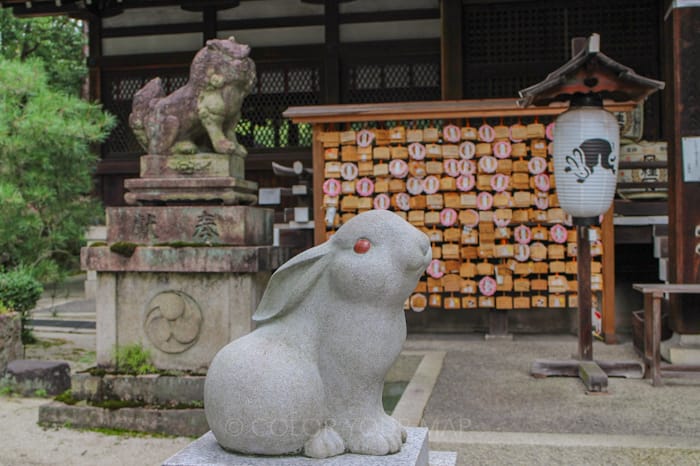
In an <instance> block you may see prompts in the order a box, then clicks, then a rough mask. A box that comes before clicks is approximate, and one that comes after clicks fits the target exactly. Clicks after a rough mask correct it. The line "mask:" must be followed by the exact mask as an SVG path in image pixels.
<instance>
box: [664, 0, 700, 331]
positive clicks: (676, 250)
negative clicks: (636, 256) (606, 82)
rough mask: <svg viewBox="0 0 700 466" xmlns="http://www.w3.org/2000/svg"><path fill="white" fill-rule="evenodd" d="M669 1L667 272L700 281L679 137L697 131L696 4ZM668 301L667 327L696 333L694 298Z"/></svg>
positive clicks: (698, 320) (699, 34) (695, 214)
mask: <svg viewBox="0 0 700 466" xmlns="http://www.w3.org/2000/svg"><path fill="white" fill-rule="evenodd" d="M667 3H668V4H671V6H670V7H669V9H668V10H667V16H666V18H665V21H664V44H665V46H666V53H665V57H666V60H667V61H666V66H665V73H664V74H665V80H666V91H664V99H665V107H666V108H667V112H666V117H665V119H664V136H665V139H666V140H667V141H668V144H669V147H668V154H669V162H668V166H669V251H670V258H671V260H670V263H669V275H670V280H671V281H672V282H673V283H699V282H700V254H698V251H697V249H698V248H699V247H700V237H699V236H696V230H697V228H698V226H700V207H699V204H700V182H697V181H685V180H684V173H683V160H684V157H690V156H691V154H690V153H686V154H684V153H683V138H688V137H698V136H700V80H698V76H699V75H700V5H699V6H694V7H689V6H686V7H682V8H679V7H677V6H675V5H676V4H677V3H676V2H670V1H669V2H667ZM695 3H697V2H695ZM676 296H678V297H677V298H676V297H674V299H673V301H672V303H671V304H672V305H671V316H670V317H671V319H670V324H671V328H672V329H673V330H674V331H676V332H678V333H700V300H699V299H698V297H696V296H691V295H687V296H685V295H680V296H679V295H676Z"/></svg>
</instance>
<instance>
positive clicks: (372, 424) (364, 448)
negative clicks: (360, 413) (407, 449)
mask: <svg viewBox="0 0 700 466" xmlns="http://www.w3.org/2000/svg"><path fill="white" fill-rule="evenodd" d="M358 426H359V427H360V428H359V429H357V428H355V429H353V431H352V433H351V434H350V435H349V436H348V438H346V439H345V440H346V445H347V447H348V451H350V452H352V453H360V454H364V455H389V454H391V453H396V452H398V451H399V450H401V444H402V443H403V442H404V441H405V440H406V430H405V429H404V428H403V426H401V424H400V423H399V422H398V421H396V420H395V419H394V418H391V417H389V416H383V417H381V418H379V419H372V420H367V421H365V422H360V423H359V425H358Z"/></svg>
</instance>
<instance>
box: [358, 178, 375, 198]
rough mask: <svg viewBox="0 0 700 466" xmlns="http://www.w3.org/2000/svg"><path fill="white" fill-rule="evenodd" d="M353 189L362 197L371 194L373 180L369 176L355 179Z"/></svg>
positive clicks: (372, 191)
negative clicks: (355, 182)
mask: <svg viewBox="0 0 700 466" xmlns="http://www.w3.org/2000/svg"><path fill="white" fill-rule="evenodd" d="M355 190H356V191H357V194H359V195H360V196H362V197H367V196H371V195H372V194H373V193H374V182H373V181H372V180H370V179H369V178H360V179H359V180H357V184H356V185H355Z"/></svg>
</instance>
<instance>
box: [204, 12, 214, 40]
mask: <svg viewBox="0 0 700 466" xmlns="http://www.w3.org/2000/svg"><path fill="white" fill-rule="evenodd" d="M202 27H203V30H202V39H203V42H204V44H206V43H207V41H208V40H210V39H215V38H216V33H217V27H216V8H212V7H207V8H204V9H203V10H202Z"/></svg>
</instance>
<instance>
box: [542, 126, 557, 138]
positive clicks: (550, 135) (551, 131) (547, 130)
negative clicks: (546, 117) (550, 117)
mask: <svg viewBox="0 0 700 466" xmlns="http://www.w3.org/2000/svg"><path fill="white" fill-rule="evenodd" d="M554 125H555V123H554V122H551V123H550V124H548V125H547V127H546V128H545V129H544V134H545V136H547V139H549V140H550V141H554Z"/></svg>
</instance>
